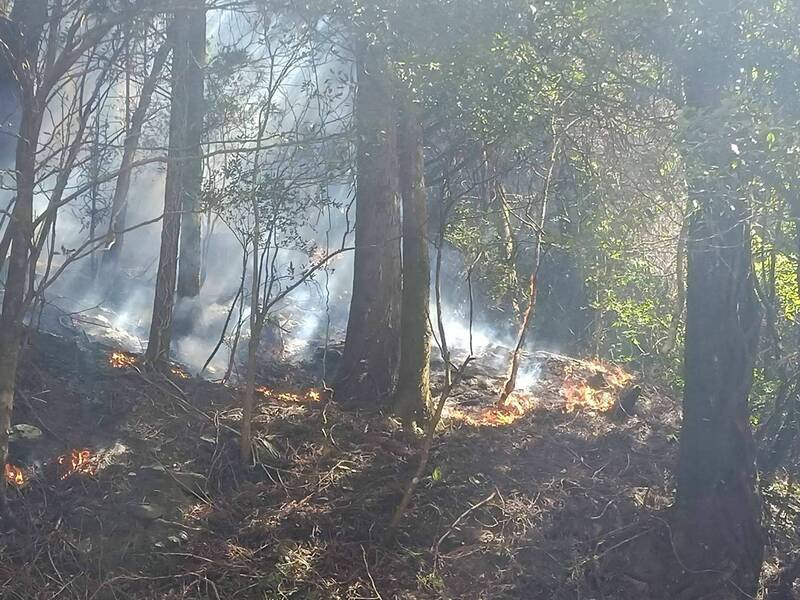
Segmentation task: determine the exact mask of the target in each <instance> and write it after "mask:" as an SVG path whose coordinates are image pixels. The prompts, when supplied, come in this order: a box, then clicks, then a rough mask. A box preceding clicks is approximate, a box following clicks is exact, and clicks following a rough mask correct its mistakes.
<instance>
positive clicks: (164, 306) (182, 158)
mask: <svg viewBox="0 0 800 600" xmlns="http://www.w3.org/2000/svg"><path fill="white" fill-rule="evenodd" d="M191 12H192V11H190V10H186V9H183V10H179V11H176V12H175V18H174V21H173V23H172V27H171V31H170V35H171V36H172V39H173V51H172V81H171V90H172V97H171V102H170V114H169V149H168V161H167V178H166V184H165V190H164V218H163V219H162V221H161V251H160V254H159V258H158V274H157V275H156V289H155V298H154V300H153V317H152V320H151V322H150V336H149V338H148V342H147V352H146V353H145V359H146V361H147V362H148V363H150V364H153V365H155V364H159V363H163V362H166V361H168V360H169V351H170V345H171V343H172V316H173V310H174V307H175V285H176V282H177V274H178V239H179V237H180V230H181V211H182V210H183V199H184V192H183V185H184V182H185V180H186V178H185V176H184V172H185V170H186V162H187V158H188V155H187V152H186V148H187V141H186V139H187V131H188V129H189V122H188V121H189V102H188V98H189V95H190V93H191V87H190V78H188V77H187V75H188V73H187V68H186V65H187V63H188V62H189V56H190V48H189V44H188V43H187V40H188V39H189V37H190V31H191V25H192V20H191V16H190V13H191Z"/></svg>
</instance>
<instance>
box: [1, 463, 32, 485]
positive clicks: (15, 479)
mask: <svg viewBox="0 0 800 600" xmlns="http://www.w3.org/2000/svg"><path fill="white" fill-rule="evenodd" d="M5 475H6V481H7V482H8V483H10V484H11V485H15V486H17V487H22V486H23V485H25V484H26V483H27V481H28V478H27V477H26V476H25V471H23V470H22V469H20V468H19V467H18V466H16V465H11V464H8V463H6V468H5Z"/></svg>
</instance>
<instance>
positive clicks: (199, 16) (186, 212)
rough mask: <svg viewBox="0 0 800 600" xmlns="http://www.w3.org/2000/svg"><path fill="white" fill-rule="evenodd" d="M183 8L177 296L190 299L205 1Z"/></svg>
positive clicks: (197, 228) (197, 245)
mask: <svg viewBox="0 0 800 600" xmlns="http://www.w3.org/2000/svg"><path fill="white" fill-rule="evenodd" d="M192 8H193V10H190V11H187V12H188V14H187V18H188V21H189V23H188V28H187V34H188V35H187V38H186V39H185V40H182V41H181V42H182V43H183V44H185V45H186V56H185V58H186V63H185V75H184V77H185V91H186V93H187V98H186V111H187V123H186V133H185V138H184V144H185V146H184V151H185V153H186V160H185V161H184V163H183V171H182V173H181V177H182V178H183V185H182V190H181V193H182V195H183V201H182V204H183V216H182V220H181V241H180V260H179V265H180V267H179V272H178V297H179V298H194V297H195V296H197V295H198V294H199V293H200V284H201V281H200V273H201V258H202V255H203V249H202V244H201V223H202V219H201V215H200V207H201V206H200V205H201V195H202V191H203V151H202V147H201V144H202V141H203V122H204V119H205V101H204V97H203V95H204V88H205V86H204V83H203V76H204V67H205V62H206V7H205V0H193V3H192Z"/></svg>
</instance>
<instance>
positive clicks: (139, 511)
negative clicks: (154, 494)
mask: <svg viewBox="0 0 800 600" xmlns="http://www.w3.org/2000/svg"><path fill="white" fill-rule="evenodd" d="M128 512H129V513H130V514H131V516H133V517H134V518H136V519H140V520H142V521H155V520H156V519H160V518H161V517H163V516H164V513H165V512H166V511H165V510H164V508H163V507H161V506H159V505H158V504H132V505H130V506H128Z"/></svg>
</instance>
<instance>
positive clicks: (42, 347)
mask: <svg viewBox="0 0 800 600" xmlns="http://www.w3.org/2000/svg"><path fill="white" fill-rule="evenodd" d="M112 351H113V349H111V348H104V347H101V346H98V345H95V344H87V343H80V342H79V341H75V340H67V339H65V338H60V337H54V336H49V335H44V334H42V335H37V336H35V337H34V340H33V344H32V347H31V348H30V349H29V350H28V352H27V355H26V358H25V361H24V365H23V367H22V370H21V373H20V377H19V388H20V391H19V395H18V398H17V406H16V410H15V414H14V423H25V424H30V425H33V426H35V427H37V428H39V429H41V430H42V432H43V435H42V436H41V438H39V439H36V440H27V441H22V442H17V443H15V445H14V446H13V447H12V456H11V462H12V463H13V464H15V465H16V466H18V467H20V469H22V470H23V472H24V473H25V477H26V482H25V484H23V485H22V486H19V487H12V489H11V507H12V510H13V514H14V522H13V524H12V525H13V526H12V527H11V528H9V530H8V531H6V532H4V533H2V534H1V537H0V591H1V593H0V597H2V598H3V600H5V599H18V600H45V599H47V600H52V599H56V598H59V599H75V600H77V599H82V600H87V599H89V600H105V599H114V600H121V599H136V600H145V599H152V600H155V599H188V598H196V599H200V598H203V599H205V598H210V599H225V600H232V599H278V598H281V599H285V598H295V599H351V600H356V599H380V600H389V599H390V598H397V599H409V600H410V599H446V598H452V599H489V598H491V599H512V598H513V599H531V598H558V599H560V598H563V599H575V598H586V599H589V598H596V599H598V600H600V599H602V598H608V599H611V598H620V599H622V598H647V597H653V595H652V593H653V591H654V590H652V589H651V587H650V585H651V584H650V582H649V581H648V579H647V576H646V574H643V573H642V572H641V570H640V569H639V568H638V566H637V565H638V564H639V563H640V562H641V560H638V559H640V558H641V557H637V556H636V554H637V551H636V550H635V549H636V548H638V547H639V543H640V542H641V540H642V539H644V538H646V537H647V536H648V535H650V534H651V533H652V532H654V531H657V530H663V528H664V527H665V525H664V520H663V518H662V517H663V514H664V511H665V509H666V507H667V506H668V504H669V502H670V498H671V493H672V492H671V490H672V482H671V480H670V476H669V469H670V467H671V465H672V463H673V459H674V455H675V451H676V448H677V438H676V432H677V428H678V406H677V404H676V402H675V401H674V400H673V399H671V398H669V397H668V396H666V395H664V394H661V393H659V392H658V391H657V390H655V389H654V388H652V387H649V386H647V385H644V384H642V383H640V385H641V390H642V393H641V397H640V398H639V400H638V402H637V403H636V405H635V414H633V415H619V414H615V413H614V411H613V410H608V409H609V406H607V405H606V404H607V403H605V402H606V400H608V398H610V397H612V396H613V398H617V397H618V396H619V394H620V393H622V392H623V391H624V390H625V389H628V388H629V387H630V386H631V385H632V383H634V381H633V379H632V377H631V376H629V375H628V374H625V373H624V371H622V370H621V369H618V368H616V367H611V366H607V365H601V364H599V363H585V362H583V361H577V360H575V359H569V358H566V357H559V356H557V355H544V354H542V355H539V356H533V357H528V358H527V359H526V360H528V361H534V362H535V363H536V364H537V365H539V367H537V372H536V378H535V383H534V384H532V385H531V386H530V387H529V388H527V389H525V390H523V391H522V392H521V393H520V394H518V397H517V399H516V401H515V403H514V405H513V406H509V407H506V408H504V409H502V410H499V409H497V407H495V406H493V403H494V400H495V398H496V397H497V389H498V388H499V386H500V383H501V381H500V375H501V373H500V372H498V370H497V368H495V367H492V366H487V365H491V364H492V361H486V363H484V364H482V363H481V361H478V362H477V363H476V365H475V366H474V368H472V369H471V370H470V371H469V372H468V373H467V377H466V378H465V380H464V382H463V383H462V384H461V385H459V386H458V388H457V389H456V393H455V394H454V397H453V398H452V400H451V401H449V402H448V405H447V410H446V411H445V420H444V424H443V427H442V430H441V431H440V432H439V434H438V436H437V439H436V443H435V446H434V449H433V456H432V460H431V462H430V467H429V469H428V476H427V477H426V478H425V480H424V481H422V482H421V483H420V485H419V488H418V491H417V493H416V495H415V499H414V502H413V503H412V505H411V507H410V510H409V512H408V514H407V515H406V518H405V519H404V521H403V523H402V525H401V527H400V528H399V529H398V530H396V531H387V529H386V526H387V523H388V522H389V519H390V517H391V514H392V511H393V509H394V508H395V506H396V505H397V502H398V501H399V499H400V496H401V495H402V492H403V489H404V486H405V485H406V484H407V482H408V478H409V477H410V475H411V473H412V472H413V470H414V468H415V466H416V464H417V462H416V461H417V458H418V450H417V442H416V441H415V440H412V439H408V438H407V437H406V436H405V435H404V434H403V433H402V432H401V431H400V430H399V429H398V427H397V425H396V424H395V423H394V422H393V421H391V420H389V419H386V418H384V417H383V416H382V415H380V414H367V413H353V412H348V411H345V410H343V409H342V408H341V407H339V406H338V405H337V404H336V403H335V402H333V401H331V400H329V399H328V398H327V397H326V394H325V393H324V392H322V393H320V392H319V390H317V389H316V388H314V383H315V382H314V377H313V372H314V369H313V368H312V367H313V365H312V366H309V368H307V369H306V368H303V367H301V366H291V367H289V366H287V367H286V368H285V369H284V371H283V372H282V373H281V374H280V375H275V376H274V377H273V378H272V380H271V381H263V382H262V384H263V385H264V386H265V387H263V388H261V397H260V400H261V402H260V405H259V408H258V411H257V417H256V430H257V432H258V441H257V455H258V461H257V462H256V464H254V465H251V466H249V467H247V468H243V467H241V466H239V465H238V464H237V444H238V440H237V435H236V429H237V427H238V421H239V419H240V417H241V411H240V409H239V408H238V406H237V400H236V390H235V389H233V388H231V387H226V386H223V385H219V384H216V383H211V382H208V381H204V380H201V379H196V378H192V377H189V376H188V375H187V374H186V373H185V372H183V371H182V370H181V369H180V368H178V367H176V368H175V369H174V370H173V372H172V373H170V374H169V376H167V377H164V376H161V375H156V374H154V373H147V372H144V371H142V370H141V369H140V368H139V366H138V362H137V361H138V359H137V357H136V356H134V355H124V354H118V355H114V361H113V362H115V363H116V364H117V366H112V364H110V362H109V361H110V359H111V357H112ZM606 394H608V396H606ZM612 408H613V407H612ZM75 450H88V451H89V452H88V453H86V454H84V455H83V456H84V457H88V459H87V460H86V461H85V462H81V463H80V464H79V465H77V467H76V468H75V469H74V470H73V469H71V463H70V457H73V456H76V453H74V452H73V451H75ZM59 457H67V458H66V460H65V459H64V458H62V459H61V460H60V461H59Z"/></svg>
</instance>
